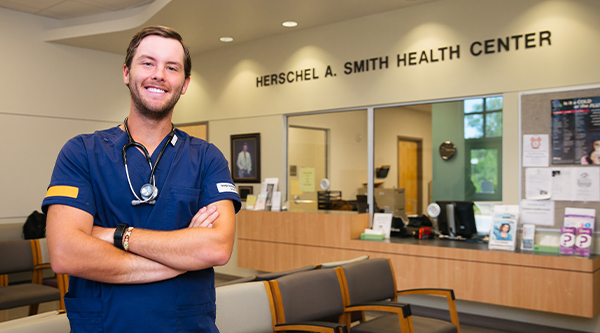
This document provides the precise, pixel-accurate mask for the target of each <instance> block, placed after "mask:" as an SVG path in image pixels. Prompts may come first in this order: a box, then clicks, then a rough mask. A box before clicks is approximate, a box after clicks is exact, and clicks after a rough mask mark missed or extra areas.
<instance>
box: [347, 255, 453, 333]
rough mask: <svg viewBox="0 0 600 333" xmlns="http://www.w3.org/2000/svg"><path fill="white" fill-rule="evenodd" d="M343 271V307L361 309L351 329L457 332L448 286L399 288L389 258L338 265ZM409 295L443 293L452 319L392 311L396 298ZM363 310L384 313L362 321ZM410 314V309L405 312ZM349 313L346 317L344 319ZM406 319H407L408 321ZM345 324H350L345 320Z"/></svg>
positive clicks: (354, 330)
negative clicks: (413, 288) (408, 315)
mask: <svg viewBox="0 0 600 333" xmlns="http://www.w3.org/2000/svg"><path fill="white" fill-rule="evenodd" d="M337 269H339V270H341V272H342V282H343V286H344V290H345V296H346V298H345V309H346V311H347V312H352V311H363V318H362V321H361V322H360V323H359V324H357V325H355V326H353V327H352V329H351V332H353V333H355V332H358V333H366V332H369V333H374V332H386V333H387V332H403V333H405V332H412V331H413V329H414V332H417V333H422V332H423V333H460V326H459V323H458V314H457V312H456V303H455V300H454V292H453V291H452V290H448V289H415V290H407V291H398V290H397V288H396V279H395V277H394V270H393V267H392V264H391V262H390V261H389V259H385V258H377V259H369V260H364V261H360V262H356V263H352V264H348V265H344V266H341V267H339V268H337ZM408 294H429V295H439V296H445V297H446V298H447V300H448V308H449V312H450V319H451V322H448V321H444V320H439V319H433V318H427V317H419V316H410V317H408V318H406V314H407V313H406V312H404V315H403V312H399V311H397V310H395V308H394V307H395V306H397V304H402V303H398V302H397V297H398V296H400V295H408ZM364 311H384V312H392V313H394V314H385V315H383V316H379V317H376V318H374V319H371V320H368V321H366V320H365V317H364ZM408 313H410V310H409V311H408ZM347 318H348V316H346V320H348V319H347ZM407 319H408V320H407ZM346 325H348V326H349V325H350V323H349V322H346Z"/></svg>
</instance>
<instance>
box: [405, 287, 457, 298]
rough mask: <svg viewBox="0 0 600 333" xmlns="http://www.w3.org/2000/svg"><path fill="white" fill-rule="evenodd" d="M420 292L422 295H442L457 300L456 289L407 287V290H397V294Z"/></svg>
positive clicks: (415, 293) (416, 293)
mask: <svg viewBox="0 0 600 333" xmlns="http://www.w3.org/2000/svg"><path fill="white" fill-rule="evenodd" d="M418 294H422V295H440V296H446V297H450V298H451V299H452V300H453V301H454V300H455V297H454V290H452V289H440V288H419V289H407V290H398V291H396V296H402V295H418Z"/></svg>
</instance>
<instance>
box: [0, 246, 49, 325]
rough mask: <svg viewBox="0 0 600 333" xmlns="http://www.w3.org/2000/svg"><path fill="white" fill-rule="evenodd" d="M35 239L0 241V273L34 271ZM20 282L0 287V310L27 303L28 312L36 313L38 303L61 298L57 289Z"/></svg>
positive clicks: (35, 283)
mask: <svg viewBox="0 0 600 333" xmlns="http://www.w3.org/2000/svg"><path fill="white" fill-rule="evenodd" d="M35 247H36V245H35V240H14V241H0V253H2V256H0V274H11V273H19V272H28V271H31V272H34V273H33V274H34V276H36V274H38V273H37V272H35V271H36V268H35V264H36V262H35V261H34V260H35V257H34V252H35V251H36V248H35ZM37 282H38V280H36V279H34V280H33V281H32V282H31V283H21V284H15V285H10V284H9V285H7V286H4V287H0V310H5V309H11V308H16V307H20V306H25V305H29V306H30V307H29V314H30V315H32V314H36V313H37V310H38V309H37V308H38V304H39V303H44V302H51V301H58V300H60V298H61V293H60V291H59V289H57V288H54V287H50V286H45V285H42V284H41V283H37Z"/></svg>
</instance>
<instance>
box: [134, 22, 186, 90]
mask: <svg viewBox="0 0 600 333" xmlns="http://www.w3.org/2000/svg"><path fill="white" fill-rule="evenodd" d="M148 36H160V37H164V38H170V39H175V40H177V41H178V42H179V43H181V46H182V47H183V52H184V58H183V70H184V72H185V78H186V79H187V78H188V77H190V75H191V74H192V59H191V57H190V51H189V50H188V48H187V46H185V44H184V43H183V38H182V37H181V35H180V34H179V33H178V32H177V31H175V30H173V29H171V28H169V27H163V26H159V25H157V26H151V27H146V28H144V29H142V30H140V31H139V32H138V33H137V34H135V36H133V38H132V39H131V42H129V47H128V48H127V55H126V56H125V66H127V68H128V69H131V61H132V60H133V55H134V54H135V51H136V50H137V48H138V46H140V43H141V41H142V39H144V38H146V37H148Z"/></svg>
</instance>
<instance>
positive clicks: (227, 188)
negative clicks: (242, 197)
mask: <svg viewBox="0 0 600 333" xmlns="http://www.w3.org/2000/svg"><path fill="white" fill-rule="evenodd" d="M217 190H219V193H223V192H233V193H237V191H236V190H235V185H233V184H229V183H217Z"/></svg>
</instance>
